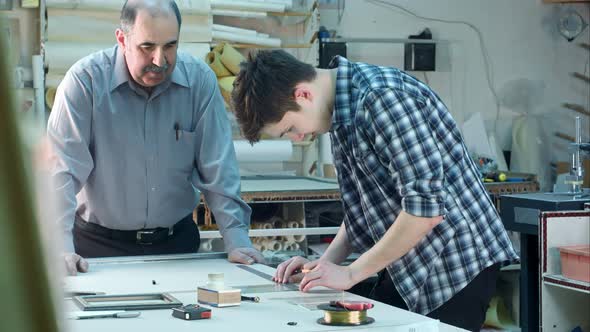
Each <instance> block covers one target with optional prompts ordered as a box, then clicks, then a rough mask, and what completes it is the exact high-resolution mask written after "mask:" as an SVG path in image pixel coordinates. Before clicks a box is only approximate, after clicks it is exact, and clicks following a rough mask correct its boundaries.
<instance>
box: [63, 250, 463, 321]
mask: <svg viewBox="0 0 590 332" xmlns="http://www.w3.org/2000/svg"><path fill="white" fill-rule="evenodd" d="M216 257H217V258H216ZM218 257H220V256H219V255H204V254H187V255H175V256H143V257H135V258H131V257H121V258H110V259H90V260H89V263H90V272H88V273H85V274H80V275H78V276H74V277H66V280H65V288H66V290H68V291H73V290H75V291H94V292H105V293H107V294H134V293H158V292H167V293H170V294H171V295H172V296H174V297H176V298H177V299H178V300H180V301H182V302H183V304H189V303H197V296H196V289H197V287H198V286H201V285H205V283H206V282H207V274H208V273H218V272H222V273H224V275H225V284H226V286H231V287H238V288H240V289H242V294H243V295H256V296H258V297H260V302H259V303H251V302H242V304H241V305H240V306H236V307H227V308H212V318H211V319H204V320H195V321H184V320H180V319H177V318H174V317H172V316H171V309H162V310H142V311H141V316H139V317H137V318H99V319H86V320H67V321H66V322H65V326H66V327H67V328H68V330H69V331H84V332H95V331H96V332H99V331H100V332H104V331H107V332H116V331H125V332H132V331H142V332H150V331H154V332H156V331H158V332H161V331H169V332H184V331H187V332H188V331H190V332H194V331H215V332H217V331H235V332H238V331H257V332H265V331H269V332H271V331H272V332H277V331H344V330H346V331H348V330H355V331H370V332H373V331H375V332H377V331H404V332H419V331H463V330H460V329H458V328H454V327H451V326H449V325H446V324H440V323H439V322H438V321H436V320H432V319H430V318H427V317H425V316H421V315H418V314H415V313H411V312H408V311H405V310H401V309H398V308H395V307H392V306H389V305H386V304H382V303H379V302H375V301H371V302H373V303H375V307H374V308H373V309H370V310H368V311H367V314H368V316H369V317H373V318H374V319H375V322H374V323H373V324H370V325H364V326H356V327H337V326H325V325H321V324H318V323H317V322H316V321H317V319H318V318H321V317H323V311H321V310H317V309H316V308H315V306H316V305H317V304H320V303H326V302H329V301H330V300H338V299H346V300H363V299H364V300H367V299H365V298H362V297H360V296H357V295H354V294H351V293H347V292H340V291H334V290H329V289H327V288H322V289H317V290H314V291H312V292H310V293H302V292H299V291H292V290H286V289H284V287H282V286H281V285H276V284H274V283H273V282H272V281H269V280H267V279H264V278H263V277H260V276H258V275H256V274H254V273H252V272H250V271H246V270H243V269H241V268H239V267H238V266H237V265H235V264H231V263H229V262H228V261H227V260H226V259H224V258H218ZM252 267H253V268H255V269H256V270H258V271H260V272H263V273H265V274H268V275H272V274H273V273H274V269H273V268H271V267H268V266H264V265H259V264H257V265H253V266H252ZM153 281H155V282H156V284H155V285H154V284H153ZM64 308H65V310H66V311H78V310H81V309H80V308H78V307H77V305H76V304H75V303H74V301H73V300H72V299H71V298H66V299H65V306H64ZM288 322H296V323H297V325H294V326H291V325H287V323H288Z"/></svg>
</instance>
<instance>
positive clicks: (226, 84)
mask: <svg viewBox="0 0 590 332" xmlns="http://www.w3.org/2000/svg"><path fill="white" fill-rule="evenodd" d="M235 79H236V77H235V76H230V77H223V78H220V79H219V81H218V84H219V90H221V95H222V96H223V99H225V102H226V103H227V104H228V105H231V103H230V100H231V92H232V90H233V89H234V81H235ZM271 228H272V227H271Z"/></svg>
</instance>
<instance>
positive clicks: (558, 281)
mask: <svg viewBox="0 0 590 332" xmlns="http://www.w3.org/2000/svg"><path fill="white" fill-rule="evenodd" d="M543 282H544V283H545V284H547V285H553V286H557V287H563V288H566V289H571V290H573V291H576V292H582V293H586V294H590V282H584V281H580V280H574V279H570V278H566V277H564V276H563V275H561V274H544V275H543Z"/></svg>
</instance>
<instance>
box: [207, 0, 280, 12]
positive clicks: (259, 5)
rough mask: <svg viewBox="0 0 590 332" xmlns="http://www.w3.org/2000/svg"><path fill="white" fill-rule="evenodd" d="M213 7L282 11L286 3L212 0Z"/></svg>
mask: <svg viewBox="0 0 590 332" xmlns="http://www.w3.org/2000/svg"><path fill="white" fill-rule="evenodd" d="M211 9H224V10H237V11H258V12H281V13H282V12H284V11H285V4H282V3H270V2H254V1H239V0H211Z"/></svg>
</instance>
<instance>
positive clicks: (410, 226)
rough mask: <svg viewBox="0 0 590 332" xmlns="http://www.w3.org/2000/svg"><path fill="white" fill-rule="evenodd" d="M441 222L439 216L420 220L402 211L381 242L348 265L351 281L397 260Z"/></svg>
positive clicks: (358, 280)
mask: <svg viewBox="0 0 590 332" xmlns="http://www.w3.org/2000/svg"><path fill="white" fill-rule="evenodd" d="M441 221H442V217H440V216H439V217H434V218H421V217H416V216H413V215H410V214H408V213H406V212H404V211H402V212H401V213H400V214H399V216H398V217H397V219H396V220H395V222H394V223H393V225H392V226H391V227H389V229H388V230H387V232H385V235H384V236H383V237H382V238H381V240H379V242H377V243H376V244H375V245H374V246H373V247H372V248H371V249H370V250H368V251H367V252H365V253H364V254H363V255H361V257H359V258H358V259H357V260H356V261H354V262H353V263H352V264H351V265H350V269H351V274H352V278H353V281H354V282H355V283H358V282H360V281H362V280H365V279H366V278H368V277H370V276H371V275H373V274H374V273H376V272H379V271H381V270H383V269H384V268H385V267H386V266H387V265H389V264H391V263H392V262H394V261H396V260H398V259H399V258H400V257H402V256H403V255H405V254H406V253H407V252H408V251H410V250H411V249H412V248H413V247H415V246H416V245H417V244H418V243H419V242H420V241H421V240H422V239H423V238H424V237H425V236H426V235H427V234H428V233H429V232H430V231H431V230H432V229H433V228H434V227H435V226H436V225H438V224H439V223H440V222H441Z"/></svg>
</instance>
